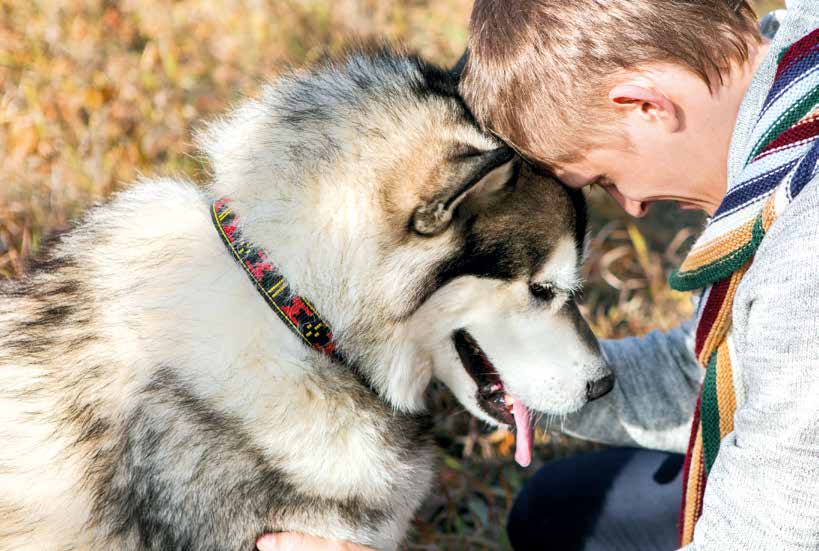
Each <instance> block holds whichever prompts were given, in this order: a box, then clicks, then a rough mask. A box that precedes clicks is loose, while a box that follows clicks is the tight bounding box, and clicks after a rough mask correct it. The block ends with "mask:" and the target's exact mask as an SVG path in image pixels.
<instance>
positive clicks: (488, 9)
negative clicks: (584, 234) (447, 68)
mask: <svg viewBox="0 0 819 551" xmlns="http://www.w3.org/2000/svg"><path fill="white" fill-rule="evenodd" d="M759 40H760V36H759V32H758V30H757V22H756V15H755V14H754V12H753V9H752V8H751V6H750V5H749V4H748V2H747V1H740V0H476V1H475V6H474V8H473V11H472V18H471V21H470V36H469V45H468V58H467V61H466V65H465V67H464V71H463V77H462V81H461V91H462V93H463V95H464V97H465V99H466V101H467V103H468V104H469V105H470V107H471V108H472V110H473V112H474V113H475V116H476V118H477V119H478V121H479V122H480V123H481V125H483V126H484V127H485V128H486V129H488V130H490V131H492V132H493V133H495V134H497V135H498V136H499V137H501V138H502V139H504V140H506V141H507V142H509V143H510V144H511V145H513V146H514V147H516V148H517V149H518V150H519V151H520V152H521V153H523V154H524V155H525V156H527V157H529V158H531V159H532V160H535V161H538V162H540V163H544V164H550V163H553V162H566V161H571V160H575V159H576V158H577V156H578V154H579V152H581V151H583V150H584V149H587V148H589V147H592V146H594V145H595V144H596V143H599V141H600V139H601V137H602V136H605V134H606V131H607V129H608V130H609V131H610V136H609V137H612V138H613V137H614V136H615V135H616V131H612V126H613V125H612V120H611V118H612V117H613V116H614V113H615V112H614V110H612V109H602V107H603V106H604V105H605V103H606V102H607V101H608V98H607V94H608V89H609V85H610V84H611V82H612V80H611V77H612V76H614V75H616V74H618V73H619V72H620V71H623V70H627V69H632V68H635V67H638V66H639V67H645V66H646V65H648V64H651V63H658V62H671V63H675V64H678V65H680V66H682V67H684V68H686V69H688V70H690V71H692V72H693V73H694V74H696V75H699V77H700V78H701V79H702V80H703V81H705V83H706V84H707V85H708V86H709V87H710V88H711V89H712V90H714V89H715V87H716V86H717V85H718V84H720V83H721V82H722V81H723V78H725V77H726V76H727V75H728V73H729V72H730V70H731V68H732V67H733V66H734V65H735V64H736V63H737V62H739V63H743V62H745V61H747V60H748V58H749V55H750V50H751V48H752V46H754V45H755V44H756V43H758V42H759ZM607 117H608V119H607Z"/></svg>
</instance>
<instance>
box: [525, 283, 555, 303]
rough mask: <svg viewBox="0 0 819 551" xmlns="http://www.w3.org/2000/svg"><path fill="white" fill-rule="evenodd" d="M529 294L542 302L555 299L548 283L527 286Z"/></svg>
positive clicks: (553, 291) (552, 287) (553, 290)
mask: <svg viewBox="0 0 819 551" xmlns="http://www.w3.org/2000/svg"><path fill="white" fill-rule="evenodd" d="M529 292H530V293H532V296H533V297H535V298H536V299H538V300H542V301H543V302H551V301H552V300H553V299H554V298H555V288H554V286H552V285H550V284H548V283H532V284H530V285H529Z"/></svg>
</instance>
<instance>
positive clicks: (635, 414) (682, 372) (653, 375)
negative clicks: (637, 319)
mask: <svg viewBox="0 0 819 551" xmlns="http://www.w3.org/2000/svg"><path fill="white" fill-rule="evenodd" d="M692 330H693V322H688V323H685V324H683V325H681V326H680V327H677V328H675V329H672V330H671V331H669V332H667V333H661V332H659V331H654V332H652V333H649V334H648V335H646V336H645V337H642V338H628V339H620V340H610V341H603V342H602V343H601V346H602V347H603V352H604V353H605V355H606V359H607V361H608V363H609V365H610V366H611V368H612V369H613V370H614V373H615V376H616V382H615V385H614V389H613V390H612V391H611V393H610V394H609V395H608V396H606V397H604V398H601V399H600V400H597V401H595V402H591V403H589V404H587V405H586V406H585V407H584V408H583V409H582V410H580V411H579V412H578V413H575V414H572V415H570V416H569V417H567V418H566V420H565V421H564V422H563V425H562V429H563V430H564V431H565V432H567V433H569V434H572V435H575V436H579V437H581V438H585V439H587V440H594V441H596V442H602V443H606V444H613V445H624V446H640V447H645V448H653V449H658V450H669V451H677V452H682V451H685V449H686V447H687V446H688V438H689V434H690V429H691V419H692V417H693V414H694V406H695V404H696V401H697V394H698V392H699V388H700V383H701V381H702V377H703V375H704V371H703V369H702V368H701V367H700V366H699V365H698V364H697V362H696V360H695V359H694V355H693V352H692V351H691V348H692V347H691V339H692V334H691V333H692Z"/></svg>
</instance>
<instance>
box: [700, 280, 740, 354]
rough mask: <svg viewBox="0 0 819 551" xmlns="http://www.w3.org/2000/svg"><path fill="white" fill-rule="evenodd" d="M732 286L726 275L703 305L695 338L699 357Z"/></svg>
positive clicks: (715, 285) (716, 284)
mask: <svg viewBox="0 0 819 551" xmlns="http://www.w3.org/2000/svg"><path fill="white" fill-rule="evenodd" d="M730 286H731V278H730V277H726V278H725V279H723V280H722V281H720V282H719V283H715V284H714V287H713V288H712V289H711V292H710V293H709V294H708V302H706V303H705V306H703V310H702V315H701V316H700V321H699V323H698V324H697V335H696V337H695V339H694V354H696V355H697V357H699V355H700V352H702V347H703V346H705V341H706V339H708V334H709V333H710V332H711V328H712V327H713V326H714V322H715V321H716V319H717V316H718V315H719V311H720V308H721V307H722V303H723V302H725V295H726V294H728V288H729V287H730Z"/></svg>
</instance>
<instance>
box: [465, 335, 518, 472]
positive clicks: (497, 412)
mask: <svg viewBox="0 0 819 551" xmlns="http://www.w3.org/2000/svg"><path fill="white" fill-rule="evenodd" d="M452 341H453V342H454V343H455V350H457V351H458V356H460V358H461V363H462V364H463V366H464V369H465V370H466V372H467V373H469V376H470V377H472V379H473V380H474V381H475V384H477V385H478V392H477V393H476V395H475V398H476V399H477V401H478V405H479V406H480V408H481V409H482V410H484V411H485V412H486V413H487V414H488V415H490V416H491V417H492V418H494V419H496V420H497V421H498V422H499V423H502V424H504V425H510V426H511V425H514V426H515V431H516V433H517V441H516V443H515V461H517V462H518V464H520V465H521V466H522V467H527V466H528V465H529V463H531V461H532V430H533V427H532V422H531V414H530V413H529V409H528V408H527V407H526V406H525V405H523V402H521V401H520V400H517V399H516V398H515V397H514V396H512V395H511V394H509V393H508V392H507V391H506V388H505V387H504V386H503V381H502V380H501V377H500V375H499V374H498V372H497V371H496V370H495V366H493V365H492V362H490V361H489V358H488V357H487V356H486V353H485V352H484V351H483V350H482V349H481V347H480V346H478V343H477V341H476V340H475V339H474V337H472V335H470V334H469V332H468V331H467V330H466V329H459V330H457V331H455V333H454V334H453V335H452Z"/></svg>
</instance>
